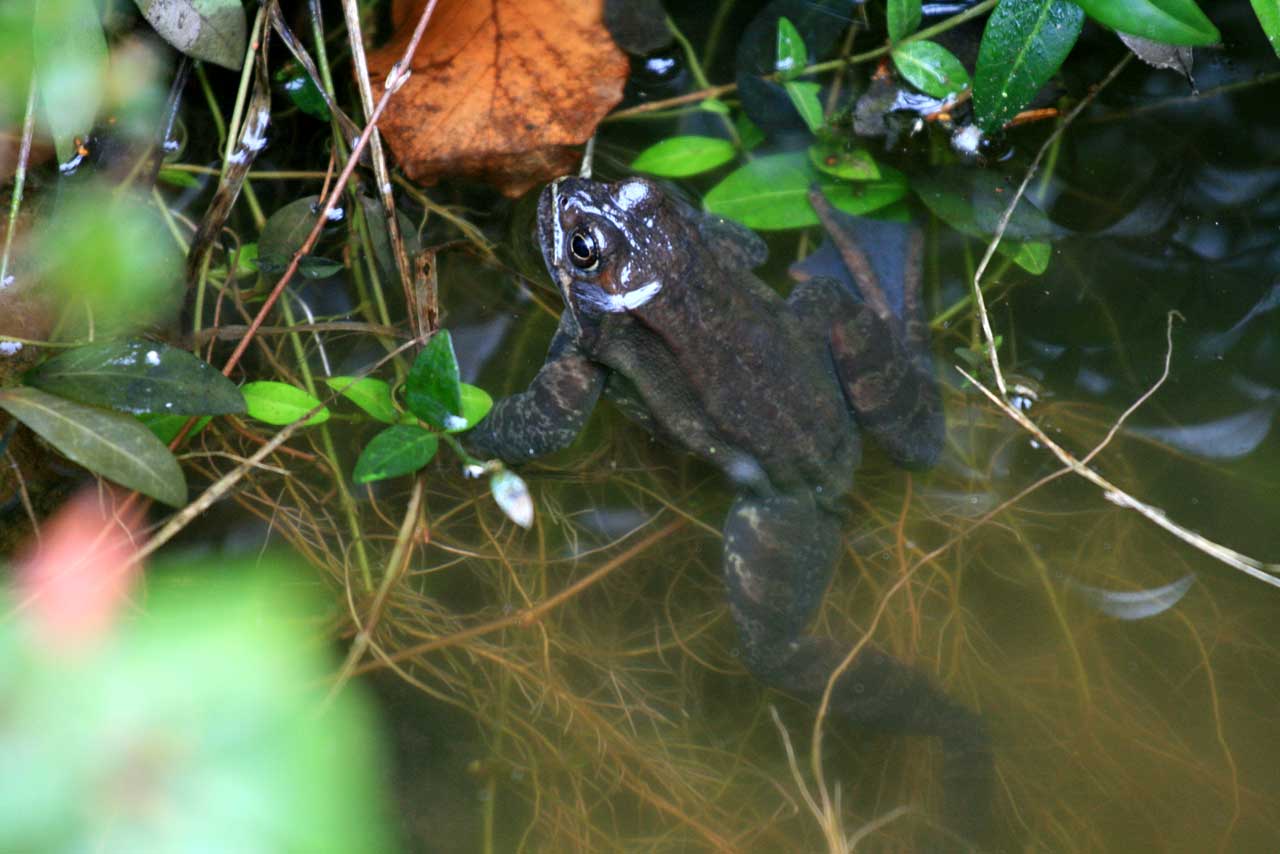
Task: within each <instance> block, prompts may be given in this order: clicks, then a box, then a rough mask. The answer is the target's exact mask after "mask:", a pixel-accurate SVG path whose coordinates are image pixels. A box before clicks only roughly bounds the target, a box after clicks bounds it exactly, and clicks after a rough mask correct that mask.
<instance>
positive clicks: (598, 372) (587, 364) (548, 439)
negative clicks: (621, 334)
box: [467, 324, 608, 463]
mask: <svg viewBox="0 0 1280 854" xmlns="http://www.w3.org/2000/svg"><path fill="white" fill-rule="evenodd" d="M607 376H608V370H607V369H606V368H604V367H603V366H602V365H600V364H598V363H596V362H593V361H592V360H591V359H589V358H587V357H586V356H585V355H584V354H583V353H582V352H581V351H580V350H578V348H577V346H576V345H575V344H574V343H573V340H572V338H571V337H570V335H569V333H568V332H567V331H566V330H565V328H564V325H563V324H561V328H560V330H559V331H558V332H557V333H556V336H555V338H554V339H552V341H551V348H550V350H549V351H548V352H547V361H546V363H545V364H544V365H543V366H542V369H541V370H539V371H538V375H537V376H535V377H534V378H533V382H531V383H530V384H529V388H528V390H527V391H523V392H520V393H519V394H513V395H511V396H510V397H507V398H504V399H503V400H500V401H498V403H497V404H495V405H494V407H493V409H492V410H490V412H489V414H488V416H486V417H485V419H484V421H482V422H480V425H479V426H478V427H476V429H475V430H473V431H471V433H469V434H468V435H467V444H468V446H470V448H471V449H472V451H473V452H474V453H476V454H479V455H481V456H492V457H497V458H498V459H501V460H505V461H506V462H509V463H522V462H526V461H528V460H531V459H534V458H535V457H540V456H542V455H544V454H549V453H551V452H553V451H558V450H560V449H561V448H565V447H568V446H569V444H570V443H571V442H573V440H574V439H575V438H577V436H578V434H579V433H580V432H582V427H583V425H584V424H586V422H587V417H588V416H590V415H591V410H593V409H594V408H595V405H596V400H597V399H599V397H600V390H601V388H603V387H604V383H605V379H606V378H607Z"/></svg>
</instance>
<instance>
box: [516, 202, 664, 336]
mask: <svg viewBox="0 0 1280 854" xmlns="http://www.w3.org/2000/svg"><path fill="white" fill-rule="evenodd" d="M686 228H687V224H686V223H685V222H684V218H683V217H681V216H680V213H679V211H678V210H677V209H676V208H675V207H674V206H673V205H671V204H670V203H668V201H667V199H666V197H665V196H664V195H663V193H662V190H661V189H659V188H658V186H657V185H656V184H654V183H653V182H652V181H647V180H645V179H643V178H630V179H627V180H625V181H619V182H618V183H616V184H603V183H600V182H598V181H591V180H588V179H585V178H573V177H569V178H560V179H558V180H556V181H553V182H552V183H551V184H549V185H548V186H547V188H546V189H545V190H543V191H542V195H541V197H540V198H539V199H538V242H539V244H540V245H541V247H542V257H543V260H544V261H545V262H546V264H547V270H548V271H549V272H550V273H551V278H552V279H553V280H554V281H555V283H556V286H557V287H559V288H560V293H561V294H562V295H563V296H564V298H565V304H566V305H567V306H569V309H570V311H571V312H572V313H573V314H574V316H575V317H579V318H581V317H582V316H583V315H584V314H585V315H596V316H599V315H602V314H622V313H626V312H632V311H635V310H637V309H639V308H641V307H642V306H645V305H647V304H649V303H651V302H652V301H653V300H655V299H657V298H658V297H659V295H660V294H662V292H663V289H664V288H665V287H667V286H668V284H669V282H671V280H672V279H673V274H675V273H677V272H678V271H679V270H680V269H682V267H683V263H684V260H685V258H684V256H685V255H686V253H687V247H688V245H689V242H688V241H687V240H685V239H684V232H685V230H686Z"/></svg>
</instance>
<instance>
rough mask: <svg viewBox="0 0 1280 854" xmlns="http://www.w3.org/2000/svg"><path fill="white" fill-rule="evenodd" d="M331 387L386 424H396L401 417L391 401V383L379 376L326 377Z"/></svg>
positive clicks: (326, 381)
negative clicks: (358, 377) (357, 377)
mask: <svg viewBox="0 0 1280 854" xmlns="http://www.w3.org/2000/svg"><path fill="white" fill-rule="evenodd" d="M325 383H326V384H327V385H328V386H329V388H331V389H333V390H334V391H336V392H339V393H340V394H341V395H342V396H343V397H345V398H346V399H347V400H349V401H351V402H352V403H354V404H355V405H356V406H358V407H360V408H361V409H362V410H364V411H365V412H366V413H367V414H369V415H371V416H373V417H374V418H376V419H378V420H379V421H381V422H383V423H384V424H395V423H396V421H398V420H399V418H400V413H399V412H397V411H396V407H395V404H394V403H392V401H391V385H390V384H389V383H388V382H387V381H386V380H380V379H378V378H377V377H361V378H360V379H356V378H355V377H326V378H325Z"/></svg>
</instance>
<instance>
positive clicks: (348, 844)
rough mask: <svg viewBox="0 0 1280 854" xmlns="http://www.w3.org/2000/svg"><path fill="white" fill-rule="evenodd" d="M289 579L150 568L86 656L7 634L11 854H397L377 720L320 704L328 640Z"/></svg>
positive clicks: (346, 694) (341, 699) (21, 625)
mask: <svg viewBox="0 0 1280 854" xmlns="http://www.w3.org/2000/svg"><path fill="white" fill-rule="evenodd" d="M281 563H282V562H275V565H273V566H270V567H268V568H267V569H266V570H265V571H264V570H262V569H257V570H250V569H249V568H248V567H243V566H226V565H216V566H215V565H211V564H207V565H191V564H185V565H182V566H171V567H169V568H167V569H166V568H165V567H158V568H155V569H154V570H153V573H152V574H153V576H156V577H159V578H160V579H161V580H160V581H158V582H157V583H155V584H153V586H152V589H151V590H150V591H149V593H148V595H147V597H146V601H145V604H144V606H143V608H142V610H143V613H142V615H141V616H136V617H134V616H128V617H125V618H123V619H122V620H121V621H120V623H119V624H118V625H117V626H116V627H115V628H116V631H115V632H114V634H112V635H111V636H110V637H108V638H106V639H104V640H103V642H102V643H100V644H99V645H98V646H97V647H94V648H92V649H88V650H81V651H79V652H77V653H76V654H74V655H72V654H68V653H66V652H65V651H61V652H56V653H55V652H52V651H50V650H47V649H45V648H44V647H43V646H42V644H41V643H40V641H39V632H38V631H35V629H36V628H38V627H35V626H32V625H31V624H30V623H29V622H27V621H26V619H24V618H25V617H26V616H27V612H20V613H19V616H18V618H17V619H7V620H5V621H4V622H3V623H0V709H3V710H4V714H3V716H0V766H3V767H4V768H5V769H6V770H5V773H4V774H3V775H0V850H3V851H45V852H54V851H66V852H71V851H121V852H123V851H128V852H132V854H148V852H172V851H186V852H212V851H236V852H246V853H247V854H252V852H263V854H266V852H281V851H298V852H302V851H306V852H318V853H319V854H322V852H335V854H336V852H343V854H346V852H352V851H360V852H383V851H390V850H392V848H393V844H392V836H393V834H392V833H391V832H390V827H391V823H390V822H389V820H388V819H389V815H388V812H387V811H386V810H385V809H384V807H385V805H386V803H387V802H386V800H385V799H384V797H383V795H384V779H383V769H382V763H381V759H382V756H381V751H380V749H379V745H378V743H377V741H378V740H377V739H376V738H375V733H376V731H377V726H376V721H375V720H374V717H373V715H372V713H371V712H372V709H371V707H370V705H369V704H368V703H367V702H366V700H365V698H364V697H363V696H361V695H360V694H359V693H358V691H356V690H355V689H354V688H352V687H350V686H348V687H347V688H346V689H345V690H344V691H343V692H342V693H341V694H340V695H339V696H337V697H336V699H335V700H334V701H333V702H332V703H329V704H324V705H322V704H321V700H322V698H323V696H324V689H325V687H326V683H327V678H328V677H330V676H331V675H332V672H333V668H332V661H331V660H330V655H329V649H328V645H327V643H326V642H325V641H324V637H325V633H324V631H323V629H322V624H321V623H320V622H319V620H318V619H317V617H318V616H319V614H318V613H317V611H316V609H315V608H314V607H312V605H313V603H312V601H311V597H309V596H307V595H304V594H306V593H307V592H308V591H307V590H306V589H305V588H304V587H303V586H302V584H300V583H299V582H300V581H301V578H302V577H301V575H300V574H299V575H295V574H291V573H289V572H287V571H285V567H284V566H282V565H281ZM11 604H12V603H6V604H5V605H4V606H3V607H4V610H5V612H6V613H12V611H11Z"/></svg>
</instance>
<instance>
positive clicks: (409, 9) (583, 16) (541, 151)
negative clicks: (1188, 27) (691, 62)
mask: <svg viewBox="0 0 1280 854" xmlns="http://www.w3.org/2000/svg"><path fill="white" fill-rule="evenodd" d="M424 5H425V4H424V3H423V2H422V0H406V2H401V3H399V4H398V5H397V6H396V10H395V13H396V14H395V20H396V22H397V27H396V34H395V35H394V36H393V37H392V39H391V41H390V42H389V43H387V44H386V45H385V46H383V47H382V48H380V49H379V50H377V51H374V52H373V53H371V54H369V72H370V76H371V77H372V78H373V81H374V83H375V85H377V84H380V83H381V82H382V81H383V80H385V79H386V76H387V72H388V71H389V70H390V68H391V66H392V65H394V64H395V63H396V62H397V61H399V59H400V57H401V55H402V54H403V52H404V49H405V46H406V44H407V42H408V40H409V37H410V34H411V31H412V29H413V26H414V24H415V23H416V21H417V18H418V15H419V14H421V10H422V7H423V6H424ZM602 5H603V3H602V2H601V0H595V2H573V0H442V2H440V3H439V5H438V6H437V8H436V11H435V14H434V16H433V17H432V20H431V23H430V25H429V26H428V28H427V31H426V36H425V38H424V39H423V41H422V45H421V46H420V47H419V48H418V51H417V54H416V55H415V56H414V58H413V60H412V62H411V65H410V67H411V69H412V71H413V76H411V77H410V78H409V81H408V82H407V83H406V84H405V85H404V88H403V89H401V90H400V92H399V94H397V95H396V97H395V99H393V100H392V102H391V104H390V106H389V107H388V109H387V111H386V113H385V114H384V115H383V118H382V121H381V122H380V123H379V129H380V130H381V131H382V133H383V135H384V136H385V137H386V139H387V141H388V142H389V143H390V145H391V149H392V151H393V152H394V153H395V155H396V157H397V159H398V160H399V161H400V164H401V166H402V167H403V168H404V170H405V171H406V172H407V173H408V174H409V176H410V177H412V178H413V179H414V180H417V181H421V182H423V183H431V182H433V181H435V180H436V179H437V178H439V177H440V176H442V175H468V176H471V177H476V178H480V179H482V180H485V181H488V182H490V183H492V184H494V185H496V186H497V187H498V188H499V189H500V190H502V192H504V193H506V194H507V195H509V196H518V195H520V194H521V193H523V192H525V191H526V190H527V189H529V188H530V187H532V186H533V185H534V184H537V183H539V182H541V181H544V180H547V179H548V178H553V177H556V176H557V175H562V174H564V173H565V172H567V171H570V170H571V169H572V168H573V166H574V164H575V162H576V159H577V155H576V153H575V152H574V150H573V147H574V146H577V145H581V144H582V143H584V142H586V141H587V139H589V138H590V136H591V134H592V133H593V132H594V131H595V128H596V125H597V124H598V123H599V122H600V119H602V118H603V117H604V116H605V114H606V113H608V112H609V110H610V109H611V108H612V107H613V106H614V105H615V104H616V103H618V101H619V100H620V99H621V98H622V87H623V84H624V83H625V82H626V78H627V70H628V61H627V58H626V55H625V54H623V53H622V51H620V50H619V49H618V48H617V46H616V45H615V44H614V43H613V41H612V40H611V39H610V38H609V34H608V32H607V31H606V30H605V28H604V25H603V23H602V22H601V16H602V9H601V7H602Z"/></svg>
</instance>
